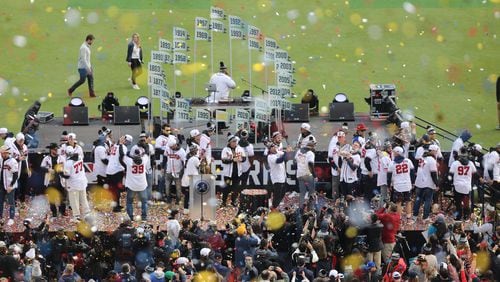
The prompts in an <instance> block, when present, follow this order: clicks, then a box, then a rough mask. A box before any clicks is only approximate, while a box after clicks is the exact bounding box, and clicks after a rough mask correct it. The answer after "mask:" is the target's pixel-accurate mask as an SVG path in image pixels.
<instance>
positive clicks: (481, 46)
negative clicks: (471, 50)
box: [476, 42, 484, 50]
mask: <svg viewBox="0 0 500 282" xmlns="http://www.w3.org/2000/svg"><path fill="white" fill-rule="evenodd" d="M476 46H477V49H478V50H483V48H484V46H483V43H481V42H480V43H477V45H476Z"/></svg>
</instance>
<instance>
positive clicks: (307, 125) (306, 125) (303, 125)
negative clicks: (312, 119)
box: [300, 122, 311, 131]
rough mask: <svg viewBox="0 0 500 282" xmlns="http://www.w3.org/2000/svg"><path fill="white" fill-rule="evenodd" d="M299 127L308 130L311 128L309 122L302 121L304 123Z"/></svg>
mask: <svg viewBox="0 0 500 282" xmlns="http://www.w3.org/2000/svg"><path fill="white" fill-rule="evenodd" d="M300 128H302V129H305V130H307V131H310V130H311V125H310V124H309V123H305V122H304V123H303V124H302V125H301V126H300Z"/></svg>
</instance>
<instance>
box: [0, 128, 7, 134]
mask: <svg viewBox="0 0 500 282" xmlns="http://www.w3.org/2000/svg"><path fill="white" fill-rule="evenodd" d="M7 133H9V130H8V129H7V128H5V127H2V128H0V134H7Z"/></svg>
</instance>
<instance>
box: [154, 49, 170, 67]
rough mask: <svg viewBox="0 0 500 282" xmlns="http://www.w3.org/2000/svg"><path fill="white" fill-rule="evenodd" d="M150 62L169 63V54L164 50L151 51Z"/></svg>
mask: <svg viewBox="0 0 500 282" xmlns="http://www.w3.org/2000/svg"><path fill="white" fill-rule="evenodd" d="M151 62H153V63H162V64H168V63H170V54H168V53H167V52H165V51H155V50H152V51H151Z"/></svg>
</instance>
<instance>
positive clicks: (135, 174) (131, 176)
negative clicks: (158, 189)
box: [123, 156, 148, 191]
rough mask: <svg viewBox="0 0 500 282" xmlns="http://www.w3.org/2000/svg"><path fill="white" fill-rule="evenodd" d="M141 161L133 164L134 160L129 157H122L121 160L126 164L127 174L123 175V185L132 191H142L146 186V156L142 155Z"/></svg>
mask: <svg viewBox="0 0 500 282" xmlns="http://www.w3.org/2000/svg"><path fill="white" fill-rule="evenodd" d="M141 159H142V163H141V164H139V165H138V164H135V163H134V160H133V159H132V158H131V157H129V156H125V157H123V162H124V163H125V164H126V165H127V174H126V176H125V187H127V188H129V189H130V190H132V191H144V190H145V189H146V188H147V187H148V182H147V180H146V170H147V165H148V163H147V161H148V158H147V156H142V157H141Z"/></svg>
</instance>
